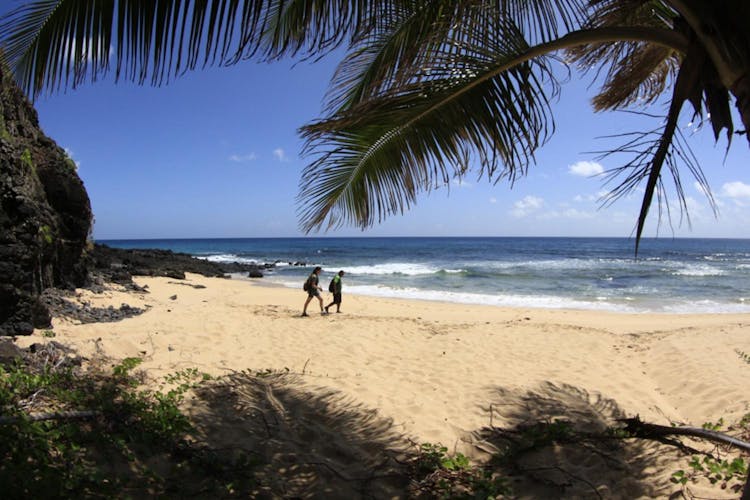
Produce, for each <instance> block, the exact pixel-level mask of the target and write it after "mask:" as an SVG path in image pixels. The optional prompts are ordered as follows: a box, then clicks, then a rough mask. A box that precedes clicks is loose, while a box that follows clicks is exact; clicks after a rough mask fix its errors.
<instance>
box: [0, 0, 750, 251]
mask: <svg viewBox="0 0 750 500" xmlns="http://www.w3.org/2000/svg"><path fill="white" fill-rule="evenodd" d="M749 28H750V2H747V0H720V1H716V0H507V1H480V0H450V1H449V0H445V1H424V0H400V1H376V0H369V1H368V0H351V1H342V0H286V1H283V0H255V1H247V2H240V1H239V0H213V1H208V0H203V1H198V0H195V1H190V0H35V1H29V2H27V3H26V4H24V5H22V6H20V7H18V8H16V9H15V10H13V11H11V12H10V13H8V14H6V15H5V16H4V17H3V19H2V20H1V21H0V46H2V47H3V49H4V51H5V56H6V59H7V62H8V64H10V66H11V68H12V70H13V71H14V73H15V74H16V76H17V78H18V80H19V82H20V84H21V85H22V86H23V87H24V88H25V90H26V91H27V92H28V93H29V94H30V95H32V96H36V95H38V93H40V92H41V91H43V90H45V89H47V90H53V91H54V90H57V89H60V88H62V87H75V86H77V85H79V84H81V83H83V82H84V81H86V80H87V79H90V80H96V79H97V78H98V77H100V76H102V75H104V74H106V73H108V72H109V71H114V73H115V78H116V79H120V78H123V79H129V80H133V81H137V82H139V83H141V84H143V83H147V82H148V83H150V84H152V85H161V84H164V83H167V82H168V81H170V80H171V79H173V78H175V77H177V76H179V75H180V74H182V73H184V72H185V71H188V70H192V69H194V68H196V67H198V66H206V65H230V64H235V63H237V62H239V61H241V60H243V59H247V58H253V57H254V58H257V59H262V60H273V59H278V58H281V57H283V56H297V57H303V58H315V57H319V56H321V55H322V54H325V53H327V52H330V51H331V50H333V49H335V48H337V47H341V46H342V45H343V46H345V48H346V49H347V53H346V55H345V57H344V59H343V60H342V61H341V63H340V65H339V68H338V71H337V73H336V75H335V76H334V79H333V81H332V82H331V86H330V92H329V95H328V100H327V106H326V109H325V113H326V116H325V117H324V118H322V119H320V120H318V121H315V122H313V123H310V124H308V125H306V126H304V127H302V129H301V133H302V135H303V136H304V137H305V139H306V141H307V142H306V147H305V152H306V153H307V154H308V155H309V156H310V157H311V158H312V159H311V162H310V163H309V164H308V166H307V167H306V169H305V171H304V173H303V179H304V183H300V186H301V188H300V193H299V197H298V200H299V215H300V220H301V227H302V228H303V229H304V230H305V231H308V232H309V231H312V230H319V229H329V228H332V227H336V226H339V225H341V224H353V225H357V226H360V227H362V228H366V227H369V226H371V225H373V224H375V223H376V222H379V221H381V220H382V219H384V218H385V217H387V216H389V215H392V214H395V213H401V212H403V211H405V210H406V209H408V208H409V207H410V206H411V205H412V204H414V203H415V202H416V199H417V195H418V194H420V193H421V192H425V191H430V190H432V189H434V188H436V187H439V186H441V185H444V184H445V183H447V182H448V181H449V179H450V178H451V177H453V176H459V177H460V176H463V175H465V174H466V172H467V171H469V170H472V169H473V170H478V172H479V175H480V176H481V175H486V176H487V177H488V179H490V180H492V181H494V182H497V181H499V180H502V179H506V180H509V181H510V182H511V183H512V182H514V181H515V180H516V179H517V178H518V177H519V176H522V175H523V174H525V173H526V172H527V169H528V167H529V165H530V164H532V163H533V161H534V154H535V152H536V151H537V150H538V148H540V147H541V146H543V145H544V143H545V142H546V141H547V140H548V138H549V137H550V136H551V134H552V133H553V131H554V119H553V113H552V108H551V106H550V103H551V101H552V100H554V99H555V98H556V96H557V92H558V89H559V86H560V84H561V82H560V80H559V73H560V72H559V69H558V68H559V67H560V64H562V67H568V68H570V67H574V66H577V67H579V68H581V69H582V70H583V71H584V72H585V71H595V72H596V75H597V76H601V77H603V84H602V85H601V88H600V90H599V92H598V94H597V95H596V97H595V98H594V99H593V106H594V109H595V110H597V111H603V110H621V109H633V108H635V109H638V110H641V109H642V108H643V106H644V105H647V104H651V103H654V102H655V101H656V100H657V99H658V98H659V97H661V96H666V98H667V99H668V102H669V104H670V105H669V109H668V111H667V113H666V116H658V117H656V118H655V119H656V120H657V123H656V124H655V126H654V128H653V130H651V131H645V132H643V131H640V132H637V133H634V134H631V135H626V136H623V144H622V146H620V147H616V148H613V149H611V150H609V151H607V152H605V154H614V153H622V152H626V153H628V154H629V158H628V160H627V162H625V164H623V165H622V166H621V167H619V168H616V169H613V170H611V171H610V172H609V173H608V175H609V177H608V182H611V183H614V184H615V185H614V187H613V188H612V189H611V191H610V193H609V195H608V196H607V197H606V198H605V199H604V200H603V201H604V202H605V203H610V202H612V201H613V200H616V199H617V198H619V197H620V196H622V195H624V194H627V193H630V192H631V191H632V190H633V189H635V188H636V187H639V186H640V185H642V184H643V183H645V192H644V196H643V201H642V204H641V209H640V213H639V216H638V222H637V231H636V252H637V251H638V241H639V240H640V237H641V235H642V232H643V228H644V224H645V222H646V217H647V215H648V212H649V208H650V206H651V204H652V201H653V199H654V196H655V195H656V197H657V200H658V201H659V202H660V203H659V208H660V210H659V212H660V215H661V208H662V205H663V204H662V203H661V202H662V201H663V199H664V196H666V193H667V190H666V186H665V184H664V176H663V175H662V173H663V172H664V171H665V168H664V167H666V168H667V170H668V172H669V173H670V174H671V177H672V179H673V181H674V189H675V192H676V193H677V195H678V199H679V201H680V209H681V210H682V209H685V208H686V206H685V198H684V193H683V191H682V182H681V180H680V171H681V169H682V170H684V169H687V170H688V171H689V172H691V173H692V174H693V175H694V176H695V177H696V179H697V180H698V182H700V183H701V184H702V185H703V186H704V187H705V188H706V192H708V193H709V200H711V201H712V199H711V196H710V190H708V186H707V185H706V180H705V178H704V176H703V174H702V172H701V169H700V167H699V166H698V165H697V162H696V161H695V160H694V158H693V157H692V155H691V153H690V151H689V148H688V147H687V143H686V142H685V140H684V138H682V137H681V135H680V132H679V129H678V127H677V120H678V117H679V116H680V113H681V112H682V110H683V108H684V107H685V104H686V103H688V102H689V103H690V105H691V106H692V109H693V113H694V114H695V115H696V116H697V117H699V118H700V119H701V120H707V121H708V122H710V124H711V126H712V128H713V132H714V135H715V138H716V139H717V140H718V138H719V136H720V134H721V133H722V131H725V132H726V137H727V140H728V142H729V143H731V139H732V137H733V135H734V134H735V133H736V134H742V135H745V136H747V138H748V140H750V29H749ZM112 62H114V64H113V65H112V64H111V63H112ZM732 101H734V104H735V106H736V108H737V112H738V114H739V117H740V119H741V121H742V124H743V125H744V130H741V131H736V132H735V127H734V123H733V113H732V110H731V105H732ZM665 205H666V204H665ZM666 206H667V209H668V205H666Z"/></svg>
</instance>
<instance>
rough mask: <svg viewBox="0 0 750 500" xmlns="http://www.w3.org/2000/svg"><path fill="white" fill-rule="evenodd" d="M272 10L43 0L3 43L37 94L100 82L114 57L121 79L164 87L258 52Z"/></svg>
mask: <svg viewBox="0 0 750 500" xmlns="http://www.w3.org/2000/svg"><path fill="white" fill-rule="evenodd" d="M266 12H267V11H266V2H264V1H261V0H257V1H249V2H242V1H240V0H214V1H212V2H208V1H205V0H203V1H201V0H194V1H190V0H37V1H34V2H31V3H28V4H24V5H22V6H20V7H18V8H16V9H14V10H12V11H11V12H9V13H7V14H6V15H4V16H3V18H2V19H1V20H0V46H2V47H3V49H4V53H5V58H6V61H7V62H8V64H9V65H10V66H11V68H12V69H13V71H14V73H15V74H16V76H17V79H18V80H19V82H20V83H21V86H22V87H23V88H24V89H25V90H26V91H27V92H28V93H29V94H30V95H32V96H35V95H37V94H38V93H39V92H41V91H42V89H44V88H47V89H50V90H56V89H59V88H60V87H69V86H71V87H76V86H77V85H80V84H81V83H82V82H83V81H85V80H86V79H87V78H88V79H91V80H96V79H97V78H98V77H100V76H102V75H104V74H106V73H107V72H108V71H109V70H110V68H111V66H112V64H111V61H110V57H112V56H113V55H114V57H115V62H114V66H115V78H116V79H120V78H126V79H129V80H133V81H136V82H138V83H141V84H143V83H145V82H147V81H150V83H151V84H153V85H159V84H162V83H164V82H165V81H168V80H169V79H170V78H171V77H174V76H176V75H179V74H181V73H182V72H184V71H186V70H191V69H194V68H196V66H198V65H199V64H202V65H203V66H206V65H211V64H231V63H234V62H237V61H238V60H240V59H241V58H242V57H243V56H246V55H248V54H251V53H253V51H254V50H255V49H257V46H258V43H259V39H260V33H259V30H260V27H261V25H262V22H261V21H262V20H263V19H264V16H265V15H266Z"/></svg>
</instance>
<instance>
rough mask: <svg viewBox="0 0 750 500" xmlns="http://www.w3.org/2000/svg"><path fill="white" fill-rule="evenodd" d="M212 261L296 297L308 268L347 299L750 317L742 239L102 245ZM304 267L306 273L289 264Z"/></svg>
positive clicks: (746, 247)
mask: <svg viewBox="0 0 750 500" xmlns="http://www.w3.org/2000/svg"><path fill="white" fill-rule="evenodd" d="M99 243H104V244H107V245H110V246H113V247H119V248H161V249H170V250H173V251H177V252H184V253H189V254H192V255H195V256H197V257H200V258H205V259H208V260H213V261H218V262H232V261H238V262H256V263H276V267H275V269H274V270H272V271H270V272H267V273H266V277H265V278H264V279H265V280H267V281H270V282H274V283H278V284H281V285H284V286H289V287H291V288H298V289H299V290H300V294H303V292H302V282H303V281H304V279H305V277H306V276H307V274H308V273H309V272H310V270H311V269H312V268H313V267H314V266H321V267H323V274H322V279H321V282H322V283H324V284H327V283H328V279H329V278H330V277H332V276H333V274H334V273H336V272H338V271H339V270H340V269H343V270H345V271H346V272H347V274H346V276H345V278H344V284H345V289H344V292H345V293H355V294H361V295H372V296H382V297H402V298H413V299H424V300H439V301H448V302H458V303H473V304H488V305H497V306H513V307H535V308H575V309H596V310H608V311H621V312H632V313H637V312H663V313H708V312H712V313H713V312H718V313H722V312H723V313H727V312H750V240H731V239H667V238H660V239H645V240H643V241H642V242H641V247H640V251H639V255H638V258H637V259H636V258H635V257H634V241H633V240H632V239H627V238H242V239H178V240H103V241H99ZM295 263H305V265H294V264H295Z"/></svg>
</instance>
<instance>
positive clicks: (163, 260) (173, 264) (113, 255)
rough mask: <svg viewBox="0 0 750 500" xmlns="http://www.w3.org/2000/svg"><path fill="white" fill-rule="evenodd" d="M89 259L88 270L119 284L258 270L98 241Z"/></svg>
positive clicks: (167, 251) (250, 265)
mask: <svg viewBox="0 0 750 500" xmlns="http://www.w3.org/2000/svg"><path fill="white" fill-rule="evenodd" d="M89 260H90V271H91V272H92V273H95V274H96V275H98V276H100V277H102V278H103V279H104V280H105V281H111V282H114V283H119V284H121V285H128V284H130V283H132V277H133V276H165V277H167V278H174V279H185V273H195V274H202V275H203V276H209V277H225V276H226V275H227V274H228V273H243V272H253V271H259V270H258V267H257V266H256V265H253V264H241V263H238V262H234V263H226V262H222V263H219V262H211V261H208V260H205V259H198V258H195V257H193V256H191V255H188V254H185V253H179V252H172V251H171V250H159V249H123V248H113V247H109V246H107V245H100V244H95V245H94V246H93V248H92V251H91V252H90V259H89ZM262 276H263V275H262V274H261V277H262Z"/></svg>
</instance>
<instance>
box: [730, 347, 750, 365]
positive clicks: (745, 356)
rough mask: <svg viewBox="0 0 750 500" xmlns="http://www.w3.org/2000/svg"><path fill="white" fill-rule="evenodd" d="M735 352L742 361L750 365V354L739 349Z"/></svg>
mask: <svg viewBox="0 0 750 500" xmlns="http://www.w3.org/2000/svg"><path fill="white" fill-rule="evenodd" d="M734 352H736V353H737V356H739V357H740V359H741V360H742V361H744V362H745V363H747V364H748V365H750V354H748V353H746V352H744V351H740V350H739V349H735V350H734Z"/></svg>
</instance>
